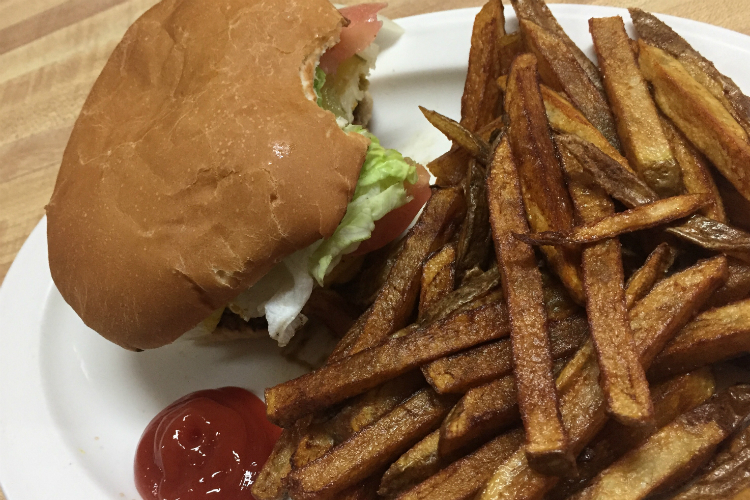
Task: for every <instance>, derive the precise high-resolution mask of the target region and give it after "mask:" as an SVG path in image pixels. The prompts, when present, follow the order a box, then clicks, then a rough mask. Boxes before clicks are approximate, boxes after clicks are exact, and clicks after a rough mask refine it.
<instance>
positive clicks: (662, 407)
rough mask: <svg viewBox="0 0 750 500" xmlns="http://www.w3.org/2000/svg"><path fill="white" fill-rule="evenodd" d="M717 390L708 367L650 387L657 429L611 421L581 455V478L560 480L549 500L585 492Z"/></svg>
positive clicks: (579, 462)
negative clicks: (619, 461) (628, 454)
mask: <svg viewBox="0 0 750 500" xmlns="http://www.w3.org/2000/svg"><path fill="white" fill-rule="evenodd" d="M715 387H716V383H715V381H714V377H713V374H712V373H711V370H710V369H708V368H703V369H700V370H696V371H694V372H691V373H687V374H684V375H680V376H677V377H675V378H672V379H669V380H667V381H665V382H663V383H661V384H658V385H656V386H654V387H652V388H651V395H652V397H653V401H654V423H655V425H654V427H625V426H623V425H622V424H620V423H618V422H615V421H609V422H607V425H606V426H605V427H604V429H602V430H601V432H600V433H599V434H597V436H596V438H595V439H594V440H593V441H592V442H591V444H590V445H589V446H587V447H586V449H585V450H584V451H583V453H582V454H581V457H583V458H582V459H579V460H578V477H577V478H574V479H566V480H563V481H561V482H560V483H559V484H558V485H557V486H555V488H554V489H553V490H552V491H550V492H549V493H548V494H547V495H546V496H545V499H546V500H563V499H565V498H568V496H570V495H572V494H574V493H576V492H577V491H580V490H581V489H583V488H584V487H585V486H586V485H587V484H588V483H589V481H590V480H591V479H593V478H594V477H595V476H596V475H597V474H599V473H600V472H601V471H602V470H604V469H605V468H607V467H609V466H610V465H611V464H612V463H614V462H615V460H617V459H618V458H620V457H621V456H622V455H624V454H625V453H626V452H627V451H629V450H631V449H633V448H635V447H636V446H639V445H640V444H641V443H642V442H643V441H644V440H645V439H646V438H648V436H650V435H651V434H653V433H654V432H655V431H656V429H659V428H661V427H663V426H665V425H667V424H668V423H669V422H671V421H672V420H674V419H675V418H677V417H678V416H679V415H680V414H682V413H685V412H687V411H690V410H692V409H693V408H695V407H696V406H698V405H700V404H703V403H704V402H705V401H706V400H707V399H708V398H710V397H711V396H712V395H713V393H714V389H715Z"/></svg>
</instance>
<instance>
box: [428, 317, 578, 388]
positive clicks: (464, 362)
mask: <svg viewBox="0 0 750 500" xmlns="http://www.w3.org/2000/svg"><path fill="white" fill-rule="evenodd" d="M588 332H589V329H588V323H587V322H586V318H585V316H583V315H574V316H571V317H569V318H566V319H563V320H560V321H551V322H550V325H549V337H550V352H551V354H552V359H560V358H564V357H567V356H570V355H571V354H573V353H574V352H575V351H576V350H577V349H578V348H579V347H580V346H581V344H582V343H583V341H584V339H586V337H587V336H588ZM512 369H513V358H512V353H511V345H510V341H509V340H501V341H498V342H493V343H490V344H486V345H483V346H479V347H475V348H473V349H469V350H468V351H465V352H462V353H459V354H454V355H453V356H448V357H446V358H441V359H438V360H437V361H433V362H432V363H430V364H428V365H425V366H423V367H422V373H423V374H424V376H425V378H426V379H427V381H428V382H429V383H430V385H432V387H434V388H435V390H436V391H438V392H440V393H465V392H466V391H468V390H469V389H471V388H472V387H478V386H480V385H483V384H486V383H488V382H491V381H493V380H495V379H498V378H500V377H503V376H505V375H508V374H510V372H511V371H512Z"/></svg>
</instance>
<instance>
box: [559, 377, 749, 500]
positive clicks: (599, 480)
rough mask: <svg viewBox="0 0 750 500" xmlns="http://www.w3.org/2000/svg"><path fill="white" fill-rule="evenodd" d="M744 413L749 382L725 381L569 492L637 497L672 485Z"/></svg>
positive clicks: (583, 497) (587, 497) (590, 499)
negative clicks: (585, 484)
mask: <svg viewBox="0 0 750 500" xmlns="http://www.w3.org/2000/svg"><path fill="white" fill-rule="evenodd" d="M748 413H750V386H747V385H738V386H734V387H731V388H730V389H728V390H726V391H724V392H722V393H720V394H719V395H717V396H715V397H714V398H712V399H710V400H709V401H708V402H707V403H705V404H703V405H701V406H699V407H697V408H695V409H693V410H691V411H689V412H687V413H685V414H683V415H681V416H680V417H679V418H677V419H676V420H675V421H674V422H672V423H671V424H669V425H666V426H665V427H663V428H662V429H660V430H659V431H658V432H657V433H656V434H654V435H653V436H651V437H650V438H648V440H647V441H646V442H645V443H643V444H642V445H641V446H639V447H638V448H636V449H634V450H632V451H631V452H629V453H628V454H627V455H625V456H624V457H622V458H621V459H620V460H618V461H617V462H615V463H614V464H613V465H611V466H610V467H608V468H607V469H605V470H604V471H603V472H602V473H601V474H600V475H599V476H597V477H596V479H595V480H594V482H593V483H592V484H591V485H590V486H589V487H588V488H586V489H585V490H583V491H582V492H580V493H579V494H577V495H575V496H574V497H573V498H574V499H575V500H595V499H602V500H605V499H610V498H618V499H622V500H641V499H642V498H645V497H646V496H648V495H649V494H650V493H651V492H653V491H654V490H657V489H658V490H661V491H664V490H668V489H670V488H671V487H674V486H677V485H679V484H680V483H681V482H683V481H684V480H685V479H687V478H688V477H690V475H691V474H692V473H693V472H695V470H696V469H698V468H699V467H700V466H701V465H703V464H704V463H705V462H707V461H708V460H709V459H710V458H711V455H712V454H713V452H714V450H715V449H716V447H717V446H718V445H719V443H720V442H721V441H723V440H724V438H726V437H727V436H729V435H730V434H731V433H732V432H734V430H735V429H736V428H737V427H738V426H739V425H740V424H741V422H742V421H743V420H744V419H745V418H746V417H747V415H748Z"/></svg>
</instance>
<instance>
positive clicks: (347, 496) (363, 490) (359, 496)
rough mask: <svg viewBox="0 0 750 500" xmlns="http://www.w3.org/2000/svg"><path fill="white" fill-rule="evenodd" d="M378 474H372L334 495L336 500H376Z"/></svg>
mask: <svg viewBox="0 0 750 500" xmlns="http://www.w3.org/2000/svg"><path fill="white" fill-rule="evenodd" d="M379 480H380V477H379V476H378V474H373V475H372V476H370V477H368V478H367V479H365V480H364V481H361V482H360V483H359V484H355V485H354V486H350V487H349V488H347V489H345V490H344V491H342V492H340V493H338V494H337V495H336V500H378V493H377V489H378V481H379Z"/></svg>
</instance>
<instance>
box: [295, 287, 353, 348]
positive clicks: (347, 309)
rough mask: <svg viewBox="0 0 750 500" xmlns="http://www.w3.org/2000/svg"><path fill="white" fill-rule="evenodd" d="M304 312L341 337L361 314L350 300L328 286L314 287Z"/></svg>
mask: <svg viewBox="0 0 750 500" xmlns="http://www.w3.org/2000/svg"><path fill="white" fill-rule="evenodd" d="M302 314H304V315H305V316H308V317H313V318H315V319H317V320H318V321H320V322H321V323H323V324H324V325H325V326H326V327H327V328H328V329H329V330H331V332H333V334H334V335H336V336H337V337H339V338H341V337H343V336H344V334H346V332H347V331H349V329H350V328H351V327H352V326H353V325H354V323H355V322H356V321H357V316H359V314H358V311H357V309H356V308H355V307H354V306H352V304H351V303H350V302H348V301H347V300H346V299H344V298H343V297H342V296H341V295H340V294H338V293H336V292H335V291H333V290H331V289H328V288H315V289H313V292H312V295H310V298H309V299H307V302H306V303H305V307H304V308H303V309H302Z"/></svg>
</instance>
